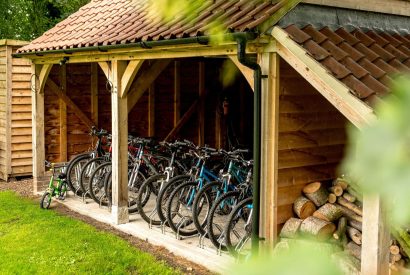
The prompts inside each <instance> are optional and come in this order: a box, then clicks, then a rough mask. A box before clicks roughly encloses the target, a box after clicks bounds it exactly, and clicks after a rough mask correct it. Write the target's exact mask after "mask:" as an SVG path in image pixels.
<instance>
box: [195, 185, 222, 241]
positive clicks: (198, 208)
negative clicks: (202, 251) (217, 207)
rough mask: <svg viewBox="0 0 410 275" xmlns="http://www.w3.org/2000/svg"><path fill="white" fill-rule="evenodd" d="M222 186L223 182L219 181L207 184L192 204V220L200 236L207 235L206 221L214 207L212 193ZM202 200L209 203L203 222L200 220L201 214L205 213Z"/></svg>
mask: <svg viewBox="0 0 410 275" xmlns="http://www.w3.org/2000/svg"><path fill="white" fill-rule="evenodd" d="M218 186H221V182H218V181H213V182H209V183H207V184H205V185H204V186H203V187H202V188H201V190H199V192H198V193H197V194H196V196H195V199H194V202H193V203H192V213H193V214H192V219H193V221H194V224H195V226H196V229H197V230H198V232H199V234H200V235H201V236H202V235H205V234H206V230H205V226H206V221H207V219H208V215H209V211H210V209H211V207H212V200H213V198H212V195H211V191H212V189H213V188H214V187H218ZM202 199H206V201H207V202H208V206H207V209H206V212H205V217H204V220H203V221H200V220H199V218H200V216H203V215H201V213H203V210H204V209H203V207H204V206H203V205H200V204H201V203H202V202H203V200H202Z"/></svg>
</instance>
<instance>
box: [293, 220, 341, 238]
mask: <svg viewBox="0 0 410 275" xmlns="http://www.w3.org/2000/svg"><path fill="white" fill-rule="evenodd" d="M335 229H336V226H335V225H334V224H333V223H331V222H328V221H324V220H321V219H318V218H316V217H313V216H310V217H308V218H306V219H305V220H304V221H303V222H302V224H301V225H300V233H301V234H304V235H307V236H314V237H316V238H317V239H319V240H327V239H329V238H330V236H332V234H333V232H334V231H335Z"/></svg>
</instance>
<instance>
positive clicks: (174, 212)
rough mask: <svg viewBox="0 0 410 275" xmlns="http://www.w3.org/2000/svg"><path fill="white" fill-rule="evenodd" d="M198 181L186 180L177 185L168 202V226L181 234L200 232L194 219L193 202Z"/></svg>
mask: <svg viewBox="0 0 410 275" xmlns="http://www.w3.org/2000/svg"><path fill="white" fill-rule="evenodd" d="M197 186H198V182H195V181H192V182H185V183H183V184H181V185H180V186H178V187H176V188H175V190H174V191H173V192H172V193H171V195H170V197H169V200H168V203H167V223H168V226H169V227H170V228H171V229H172V230H173V231H174V232H176V233H179V235H181V236H193V235H195V234H197V233H198V230H197V229H196V227H195V225H194V222H193V219H192V204H193V202H194V199H195V195H196V193H197Z"/></svg>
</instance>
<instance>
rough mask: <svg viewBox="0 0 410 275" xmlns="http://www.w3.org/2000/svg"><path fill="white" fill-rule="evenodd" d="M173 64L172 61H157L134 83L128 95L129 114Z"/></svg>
mask: <svg viewBox="0 0 410 275" xmlns="http://www.w3.org/2000/svg"><path fill="white" fill-rule="evenodd" d="M170 62H171V60H170V59H164V60H155V61H154V62H153V63H152V64H151V66H150V67H149V68H148V69H147V70H146V71H144V73H143V74H142V75H141V76H140V77H138V79H137V80H136V81H134V82H133V84H132V87H131V89H130V91H129V93H128V112H131V110H132V108H133V107H134V106H135V104H136V103H137V102H138V100H139V99H140V98H141V96H142V95H143V94H144V92H145V91H146V90H147V89H148V88H149V87H150V86H151V84H152V83H153V82H154V81H155V79H157V77H158V76H159V75H160V74H161V72H162V71H163V70H164V69H165V68H166V67H167V66H168V64H169V63H170Z"/></svg>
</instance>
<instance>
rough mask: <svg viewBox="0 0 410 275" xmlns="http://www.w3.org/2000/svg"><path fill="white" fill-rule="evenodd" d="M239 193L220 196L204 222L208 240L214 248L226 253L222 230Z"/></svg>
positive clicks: (232, 192) (233, 192) (231, 192)
mask: <svg viewBox="0 0 410 275" xmlns="http://www.w3.org/2000/svg"><path fill="white" fill-rule="evenodd" d="M239 195H240V192H239V191H230V192H227V193H225V194H223V195H222V196H220V197H219V198H218V199H217V200H216V201H215V202H214V204H213V205H212V207H211V210H210V211H209V215H208V219H207V221H206V229H207V233H208V238H209V240H210V241H211V242H212V244H213V245H214V246H215V247H216V248H218V249H219V248H220V249H221V250H223V251H226V246H225V242H224V237H225V236H224V231H223V230H224V229H225V226H226V222H227V217H228V215H229V214H230V213H231V212H232V210H233V208H235V206H236V204H237V202H238V198H239Z"/></svg>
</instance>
